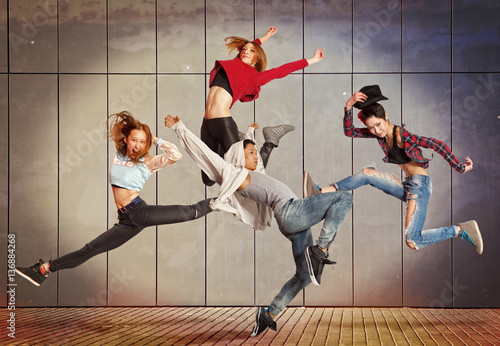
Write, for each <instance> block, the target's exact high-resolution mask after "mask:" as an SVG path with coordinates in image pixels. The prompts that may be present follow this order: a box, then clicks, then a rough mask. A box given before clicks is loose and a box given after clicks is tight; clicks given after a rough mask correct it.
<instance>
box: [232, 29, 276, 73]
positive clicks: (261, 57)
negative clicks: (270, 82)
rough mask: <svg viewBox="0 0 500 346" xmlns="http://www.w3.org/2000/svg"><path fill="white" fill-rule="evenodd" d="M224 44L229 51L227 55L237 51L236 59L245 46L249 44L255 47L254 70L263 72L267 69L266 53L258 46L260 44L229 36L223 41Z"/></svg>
mask: <svg viewBox="0 0 500 346" xmlns="http://www.w3.org/2000/svg"><path fill="white" fill-rule="evenodd" d="M224 42H225V44H226V47H227V49H229V54H231V53H232V52H233V50H235V49H237V50H238V55H237V56H236V57H237V58H239V57H240V53H241V49H242V48H243V47H244V46H245V45H246V44H247V43H251V44H253V46H254V47H255V58H256V60H257V61H256V63H255V66H254V68H255V69H256V70H257V71H259V72H262V71H265V70H266V68H267V56H266V53H265V52H264V49H262V47H261V46H260V44H257V43H256V42H255V41H248V40H247V39H246V38H243V37H238V36H229V37H226V38H225V39H224Z"/></svg>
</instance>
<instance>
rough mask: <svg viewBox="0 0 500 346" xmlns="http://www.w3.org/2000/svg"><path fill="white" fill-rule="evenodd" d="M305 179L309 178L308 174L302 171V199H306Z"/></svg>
mask: <svg viewBox="0 0 500 346" xmlns="http://www.w3.org/2000/svg"><path fill="white" fill-rule="evenodd" d="M307 178H309V172H308V171H304V179H303V180H302V197H303V198H306V197H307Z"/></svg>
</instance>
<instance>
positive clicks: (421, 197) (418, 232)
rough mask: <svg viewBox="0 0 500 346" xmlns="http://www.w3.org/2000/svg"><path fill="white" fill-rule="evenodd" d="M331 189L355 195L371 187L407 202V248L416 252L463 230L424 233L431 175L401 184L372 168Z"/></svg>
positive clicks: (415, 176) (411, 178)
mask: <svg viewBox="0 0 500 346" xmlns="http://www.w3.org/2000/svg"><path fill="white" fill-rule="evenodd" d="M331 185H332V186H335V188H336V189H337V191H351V190H354V189H357V188H358V187H361V186H364V185H371V186H373V187H374V188H377V189H379V190H382V191H383V192H385V193H386V194H388V195H391V196H394V197H396V198H398V199H400V200H401V201H403V202H407V209H406V213H407V217H406V229H405V236H406V244H407V245H408V247H410V248H412V249H416V250H417V249H421V248H423V247H424V246H427V245H430V244H434V243H437V242H440V241H442V240H446V239H450V238H454V237H456V236H458V232H459V227H457V226H447V227H439V228H434V229H427V230H423V228H424V223H425V217H426V215H427V205H428V204H429V198H430V197H431V194H432V182H431V178H430V177H429V176H427V175H420V174H416V175H412V176H410V177H406V179H405V181H404V182H402V183H401V182H400V181H399V179H397V178H396V177H395V176H393V175H392V174H389V173H384V172H380V171H378V170H376V169H375V168H372V167H369V168H365V169H363V170H362V171H361V172H359V173H357V174H354V175H351V176H350V177H347V178H345V179H342V180H340V181H338V182H336V183H333V184H331ZM410 200H413V201H415V203H416V205H415V206H414V208H413V206H410V204H409V203H408V202H409V201H410ZM408 215H409V217H408Z"/></svg>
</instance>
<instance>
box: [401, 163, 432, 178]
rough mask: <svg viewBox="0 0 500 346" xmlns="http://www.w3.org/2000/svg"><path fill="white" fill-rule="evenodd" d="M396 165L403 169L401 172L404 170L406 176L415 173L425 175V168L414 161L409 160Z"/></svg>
mask: <svg viewBox="0 0 500 346" xmlns="http://www.w3.org/2000/svg"><path fill="white" fill-rule="evenodd" d="M398 166H399V168H401V169H402V170H403V172H405V174H406V176H407V177H411V176H412V175H416V174H420V175H427V170H426V169H425V168H423V167H420V166H419V165H418V164H417V163H416V162H415V161H410V162H408V163H405V164H400V165H398Z"/></svg>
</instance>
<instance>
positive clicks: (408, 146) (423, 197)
mask: <svg viewBox="0 0 500 346" xmlns="http://www.w3.org/2000/svg"><path fill="white" fill-rule="evenodd" d="M380 100H387V98H386V97H385V96H383V95H382V93H381V91H380V88H379V86H378V85H369V86H366V87H363V88H361V90H360V91H359V92H356V93H354V94H353V95H352V96H351V98H349V100H348V101H347V103H346V107H345V112H344V133H345V135H346V136H348V137H353V138H376V139H377V141H378V143H379V145H380V147H381V148H382V150H383V151H384V153H385V157H384V158H383V161H384V162H388V163H394V164H397V165H398V166H399V167H400V168H401V169H402V170H403V171H404V172H405V174H406V179H405V181H403V182H401V181H399V179H397V178H396V177H395V176H394V175H392V174H389V173H385V172H381V171H378V170H376V169H375V168H372V167H369V168H364V169H363V170H362V171H361V172H359V173H357V174H355V175H352V176H350V177H347V178H345V179H342V180H341V181H338V182H336V183H333V184H331V185H329V186H327V187H325V188H323V189H319V190H318V188H317V187H316V186H315V185H314V183H313V181H312V180H311V178H310V177H309V174H308V172H307V171H306V172H304V197H306V196H310V195H313V194H317V193H320V192H322V193H325V192H332V191H350V190H354V189H357V188H358V187H361V186H364V185H371V186H373V187H375V188H377V189H379V190H382V191H383V192H385V193H387V194H389V195H392V196H394V197H396V198H399V199H400V200H402V201H404V202H406V203H407V207H406V218H405V236H406V245H408V247H409V248H411V249H414V250H417V249H420V248H423V247H424V246H427V245H430V244H434V243H437V242H440V241H442V240H446V239H450V238H454V237H458V236H460V237H462V239H465V240H467V241H468V242H469V243H470V244H471V245H472V246H473V247H474V248H475V249H476V251H477V252H478V253H479V254H481V253H482V252H483V240H482V237H481V233H480V231H479V227H478V225H477V222H476V221H474V220H471V221H467V222H464V223H460V224H458V226H446V227H439V228H436V229H428V230H423V227H424V222H425V217H426V214H427V205H428V203H429V198H430V196H431V194H432V182H431V179H430V177H429V176H428V175H427V171H426V168H427V167H428V166H429V159H426V158H424V156H423V155H422V150H421V149H420V147H423V148H430V149H433V150H434V151H435V152H437V153H438V154H440V155H441V156H443V157H444V159H445V160H446V161H447V162H448V163H449V164H450V166H451V167H453V168H454V169H455V170H456V171H458V172H460V173H465V172H468V171H470V170H472V168H473V163H472V160H471V159H470V158H469V157H466V158H465V164H462V163H460V161H459V160H458V159H457V158H456V157H455V155H453V153H452V152H451V150H450V148H449V147H448V146H447V145H446V144H445V143H443V142H441V141H439V140H437V139H435V138H428V137H422V136H417V135H414V134H412V133H410V132H408V131H407V130H406V129H405V128H404V127H400V126H396V125H394V124H392V123H391V122H390V121H389V120H388V117H387V114H386V113H385V110H384V108H383V107H382V106H381V105H380V104H379V103H377V101H380ZM353 106H354V107H356V108H359V109H361V111H360V112H359V114H358V118H359V119H360V120H361V121H362V122H363V123H364V124H365V125H366V127H365V128H356V127H354V125H353V116H352V113H353V110H352V107H353Z"/></svg>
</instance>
